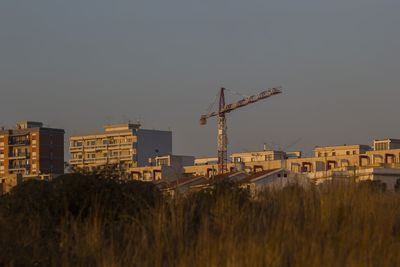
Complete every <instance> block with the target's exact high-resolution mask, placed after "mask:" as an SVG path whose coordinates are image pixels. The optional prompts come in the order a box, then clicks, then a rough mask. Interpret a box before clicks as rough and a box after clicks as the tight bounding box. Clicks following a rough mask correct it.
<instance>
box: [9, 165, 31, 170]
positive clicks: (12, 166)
mask: <svg viewBox="0 0 400 267" xmlns="http://www.w3.org/2000/svg"><path fill="white" fill-rule="evenodd" d="M30 168H31V165H29V164H21V165H19V164H15V165H9V166H8V169H9V170H21V169H22V170H25V169H26V170H29V169H30Z"/></svg>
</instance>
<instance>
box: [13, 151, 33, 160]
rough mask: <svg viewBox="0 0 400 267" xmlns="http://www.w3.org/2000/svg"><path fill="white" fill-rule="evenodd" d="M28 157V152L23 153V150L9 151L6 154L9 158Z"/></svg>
mask: <svg viewBox="0 0 400 267" xmlns="http://www.w3.org/2000/svg"><path fill="white" fill-rule="evenodd" d="M29 157H30V154H29V153H25V152H22V153H10V154H9V155H8V158H9V159H26V158H29Z"/></svg>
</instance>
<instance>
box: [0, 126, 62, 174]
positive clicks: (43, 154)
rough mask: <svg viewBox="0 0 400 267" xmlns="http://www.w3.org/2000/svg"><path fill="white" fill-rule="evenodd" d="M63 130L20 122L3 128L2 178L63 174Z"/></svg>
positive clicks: (0, 132)
mask: <svg viewBox="0 0 400 267" xmlns="http://www.w3.org/2000/svg"><path fill="white" fill-rule="evenodd" d="M64 133H65V132H64V130H62V129H54V128H47V127H43V123H41V122H32V121H22V122H18V123H17V125H16V127H15V129H4V128H2V129H1V130H0V177H1V178H3V179H4V180H5V179H6V178H7V177H9V176H13V175H14V176H15V175H19V176H22V177H27V176H33V177H34V176H42V175H59V174H63V173H64Z"/></svg>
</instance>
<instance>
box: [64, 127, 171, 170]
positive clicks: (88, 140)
mask: <svg viewBox="0 0 400 267" xmlns="http://www.w3.org/2000/svg"><path fill="white" fill-rule="evenodd" d="M69 150H70V153H71V155H72V158H71V160H70V165H71V166H72V167H75V168H84V169H94V168H97V167H102V166H105V165H114V164H115V165H118V166H120V167H121V168H123V169H128V168H133V167H141V166H145V165H146V164H147V163H149V160H150V159H152V158H154V157H157V156H159V155H167V154H171V153H172V133H171V132H170V131H159V130H146V129H141V128H140V125H139V124H130V123H129V124H115V125H106V126H104V131H103V132H97V133H88V134H80V135H73V136H71V138H70V149H69Z"/></svg>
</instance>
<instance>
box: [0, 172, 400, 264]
mask: <svg viewBox="0 0 400 267" xmlns="http://www.w3.org/2000/svg"><path fill="white" fill-rule="evenodd" d="M0 246H1V249H0V265H1V266H104V267H109V266H110V267H112V266H115V267H120V266H121V267H122V266H190V267H195V266H218V267H219V266H272V267H274V266H279V267H281V266H282V267H283V266H286V267H289V266H306V267H312V266H316V267H317V266H318V267H320V266H325V267H329V266H332V267H333V266H351V267H367V266H371V267H372V266H376V267H378V266H379V267H385V266H390V267H395V266H400V193H396V192H387V191H385V190H384V189H382V188H381V187H379V186H377V185H374V184H351V183H347V184H329V185H325V186H322V187H321V186H320V187H312V188H309V189H303V188H301V187H299V186H289V187H286V188H284V189H281V190H276V191H265V192H263V193H262V194H260V195H259V196H258V198H257V199H256V200H252V199H250V198H249V197H248V194H247V192H246V191H243V190H241V189H238V188H236V187H235V186H234V185H232V184H229V183H227V182H222V183H219V184H217V185H216V186H215V188H214V189H213V190H209V191H204V192H199V193H193V194H191V195H188V196H185V197H183V196H182V197H177V198H176V199H173V200H172V199H169V198H166V197H163V196H162V194H161V193H160V192H158V191H157V189H156V188H155V187H154V186H153V185H151V184H147V183H140V182H129V183H120V182H118V179H109V177H107V178H103V177H101V176H99V175H79V174H73V175H65V176H63V177H60V178H58V179H56V180H54V181H52V182H39V181H30V182H26V183H24V184H22V185H21V186H18V187H16V188H15V189H14V190H13V191H12V192H11V194H8V195H5V196H3V197H1V200H0Z"/></svg>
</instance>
